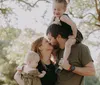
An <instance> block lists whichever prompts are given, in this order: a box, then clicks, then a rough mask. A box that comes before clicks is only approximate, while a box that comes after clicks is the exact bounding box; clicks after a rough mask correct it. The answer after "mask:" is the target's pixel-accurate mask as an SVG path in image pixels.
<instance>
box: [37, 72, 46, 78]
mask: <svg viewBox="0 0 100 85" xmlns="http://www.w3.org/2000/svg"><path fill="white" fill-rule="evenodd" d="M45 74H46V71H42V73H41V74H40V75H38V77H40V78H42V77H44V75H45Z"/></svg>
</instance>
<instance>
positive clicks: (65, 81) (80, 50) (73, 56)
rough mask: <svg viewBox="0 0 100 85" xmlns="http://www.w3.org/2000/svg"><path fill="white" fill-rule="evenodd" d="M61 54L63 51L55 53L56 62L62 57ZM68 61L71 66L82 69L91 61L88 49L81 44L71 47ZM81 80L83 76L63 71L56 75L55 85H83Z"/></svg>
mask: <svg viewBox="0 0 100 85" xmlns="http://www.w3.org/2000/svg"><path fill="white" fill-rule="evenodd" d="M63 52H64V49H60V50H59V51H58V52H57V60H58V61H57V62H59V60H60V59H61V58H62V57H63ZM68 61H69V63H70V64H71V65H74V66H77V67H84V66H85V65H86V64H88V63H89V62H91V61H92V58H91V55H90V52H89V49H88V47H87V46H86V45H84V44H81V43H80V44H75V45H73V46H72V48H71V53H70V56H69V57H68ZM83 79H84V76H81V75H78V74H76V73H73V72H70V71H67V70H64V69H63V70H62V71H61V72H60V73H58V79H57V83H56V85H84V83H83Z"/></svg>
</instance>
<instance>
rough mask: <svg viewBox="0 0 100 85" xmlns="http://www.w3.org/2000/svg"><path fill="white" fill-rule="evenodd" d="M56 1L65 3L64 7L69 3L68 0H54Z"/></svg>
mask: <svg viewBox="0 0 100 85" xmlns="http://www.w3.org/2000/svg"><path fill="white" fill-rule="evenodd" d="M54 2H57V3H63V4H64V7H67V4H68V2H67V1H66V0H54Z"/></svg>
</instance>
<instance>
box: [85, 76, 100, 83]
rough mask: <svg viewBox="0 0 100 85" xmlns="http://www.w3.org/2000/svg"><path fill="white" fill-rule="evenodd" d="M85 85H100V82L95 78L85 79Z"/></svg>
mask: <svg viewBox="0 0 100 85" xmlns="http://www.w3.org/2000/svg"><path fill="white" fill-rule="evenodd" d="M85 85H100V80H99V79H98V78H97V77H95V76H92V77H85Z"/></svg>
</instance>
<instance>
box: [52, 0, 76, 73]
mask: <svg viewBox="0 0 100 85" xmlns="http://www.w3.org/2000/svg"><path fill="white" fill-rule="evenodd" d="M68 3H69V1H68V0H54V2H53V14H54V17H53V20H52V21H53V22H52V23H56V24H60V25H61V23H60V21H63V22H65V23H67V24H68V25H70V26H71V28H72V34H73V35H71V36H69V37H68V40H67V42H66V44H65V50H64V55H63V62H64V61H65V60H67V59H68V56H69V55H70V51H71V46H72V45H73V44H75V43H76V35H77V27H76V24H75V23H74V22H73V21H72V20H71V19H70V18H69V17H68V15H67V14H65V11H66V7H67V5H68ZM58 70H62V67H61V66H59V68H58V69H57V71H58Z"/></svg>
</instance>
